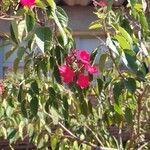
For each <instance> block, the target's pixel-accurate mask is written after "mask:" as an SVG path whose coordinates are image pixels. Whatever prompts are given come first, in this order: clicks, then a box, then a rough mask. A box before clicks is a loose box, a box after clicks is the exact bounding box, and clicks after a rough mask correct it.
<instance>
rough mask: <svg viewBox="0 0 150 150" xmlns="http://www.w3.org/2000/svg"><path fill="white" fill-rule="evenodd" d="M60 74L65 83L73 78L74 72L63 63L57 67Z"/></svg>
mask: <svg viewBox="0 0 150 150" xmlns="http://www.w3.org/2000/svg"><path fill="white" fill-rule="evenodd" d="M59 71H60V75H61V77H62V78H63V81H64V82H66V83H69V82H72V81H73V78H74V72H73V71H72V70H71V68H70V67H69V66H66V65H63V66H60V67H59Z"/></svg>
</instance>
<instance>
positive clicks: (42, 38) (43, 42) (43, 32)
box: [35, 27, 52, 53]
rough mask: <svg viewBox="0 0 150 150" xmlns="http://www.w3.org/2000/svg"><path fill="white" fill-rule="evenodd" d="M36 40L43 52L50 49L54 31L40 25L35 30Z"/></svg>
mask: <svg viewBox="0 0 150 150" xmlns="http://www.w3.org/2000/svg"><path fill="white" fill-rule="evenodd" d="M35 40H36V44H37V45H38V47H39V48H40V49H41V51H42V53H44V52H45V51H47V50H49V49H50V43H51V41H52V31H51V30H50V28H48V27H38V28H36V30H35Z"/></svg>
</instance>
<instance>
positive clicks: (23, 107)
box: [21, 100, 28, 118]
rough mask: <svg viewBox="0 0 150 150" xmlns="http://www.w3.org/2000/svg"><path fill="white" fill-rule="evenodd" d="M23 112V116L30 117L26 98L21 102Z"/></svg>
mask: <svg viewBox="0 0 150 150" xmlns="http://www.w3.org/2000/svg"><path fill="white" fill-rule="evenodd" d="M21 113H22V115H23V117H25V118H27V117H28V113H27V108H26V100H23V101H22V102H21Z"/></svg>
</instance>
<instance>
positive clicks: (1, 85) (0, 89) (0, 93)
mask: <svg viewBox="0 0 150 150" xmlns="http://www.w3.org/2000/svg"><path fill="white" fill-rule="evenodd" d="M4 88H5V87H4V85H3V84H0V95H3V93H4Z"/></svg>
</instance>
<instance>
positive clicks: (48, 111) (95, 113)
mask: <svg viewBox="0 0 150 150" xmlns="http://www.w3.org/2000/svg"><path fill="white" fill-rule="evenodd" d="M10 2H11V1H10ZM11 3H12V2H11ZM11 3H9V4H8V5H7V8H9V9H12V10H13V14H11V17H12V18H11V19H12V21H11V25H10V36H8V39H7V41H8V43H9V44H10V45H11V46H12V47H11V49H10V51H8V52H7V53H6V59H7V58H9V57H10V56H11V55H12V54H13V53H16V54H17V56H16V59H15V61H14V63H13V71H14V75H13V76H7V77H6V78H5V79H4V81H3V82H4V87H5V89H4V93H1V100H0V121H1V130H0V135H1V136H2V137H4V138H6V139H9V140H10V144H12V143H14V142H16V141H17V140H18V139H22V140H23V139H25V138H26V137H28V138H29V140H30V141H31V142H32V143H34V144H35V145H36V146H37V148H38V149H48V147H51V149H53V150H55V149H59V150H63V149H74V150H78V149H82V150H90V149H93V148H95V149H96V148H97V149H106V148H105V147H111V148H116V149H127V150H128V149H138V148H141V147H143V148H145V149H149V148H150V144H149V143H148V142H147V141H146V138H145V135H146V133H147V132H148V130H149V128H148V124H147V123H148V121H149V119H150V109H149V105H150V94H149V89H150V88H149V85H150V73H149V71H148V67H149V64H150V54H149V51H148V49H149V48H150V45H149V44H148V41H149V40H150V39H149V37H150V36H149V26H148V22H147V18H146V16H145V12H144V6H145V5H144V4H143V3H141V2H140V1H139V0H129V3H128V5H127V8H124V7H122V8H121V9H115V10H113V7H112V3H110V2H109V1H106V5H103V6H102V7H99V5H95V14H96V15H97V17H98V20H96V21H95V22H93V23H91V26H90V29H96V28H102V29H103V31H104V32H105V33H106V43H105V45H106V47H107V51H106V52H105V53H104V54H102V55H101V57H100V58H99V64H98V68H99V71H100V73H97V74H96V75H95V76H93V75H91V74H90V75H89V78H90V79H89V80H90V82H91V85H90V86H88V87H87V85H86V88H82V86H77V85H76V84H73V83H72V82H70V81H73V79H72V78H71V79H70V81H69V82H70V83H69V85H68V86H66V85H65V84H63V82H62V78H61V76H62V73H61V71H60V70H61V69H62V68H61V69H60V66H62V65H63V64H64V63H65V61H66V58H68V55H70V53H71V52H73V51H72V50H74V49H75V42H74V39H73V37H72V34H71V30H70V29H69V28H68V17H67V15H66V13H65V11H64V10H63V9H62V8H60V7H58V6H56V4H55V2H54V1H53V0H47V1H42V0H41V1H40V0H38V1H36V6H31V7H27V6H26V7H25V6H24V7H23V6H21V7H17V8H15V10H14V9H13V7H11V6H13V5H15V2H13V5H11ZM142 4H143V5H142ZM4 10H5V11H6V12H7V9H5V8H4ZM4 10H3V12H4ZM135 24H136V25H137V27H138V28H136V25H135ZM49 25H50V26H49ZM98 50H99V48H97V49H95V50H94V51H92V53H91V54H90V60H89V61H90V64H94V62H95V61H94V60H95V58H96V56H97V52H98ZM82 52H83V51H82ZM84 52H85V51H84ZM87 55H88V54H87ZM87 57H88V56H87ZM81 62H83V60H82V61H81ZM20 63H23V64H24V66H23V72H22V73H21V74H19V73H18V74H17V72H18V68H19V66H20ZM108 63H110V65H109V67H108ZM71 65H73V64H71ZM122 66H123V69H122ZM91 67H92V66H91ZM63 69H64V68H63ZM63 69H62V70H63ZM69 72H71V71H69ZM75 73H76V72H75ZM15 74H17V76H16V75H15ZM72 76H74V74H73V73H72ZM75 80H76V79H75ZM63 81H64V80H63ZM79 85H80V84H79ZM88 85H89V84H88ZM113 126H114V127H117V129H118V130H119V131H118V134H117V136H114V135H113V134H112V133H111V132H110V128H111V127H113ZM124 128H127V132H128V133H129V137H128V139H126V140H124V138H123V136H122V135H123V134H124V132H123V131H124Z"/></svg>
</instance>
